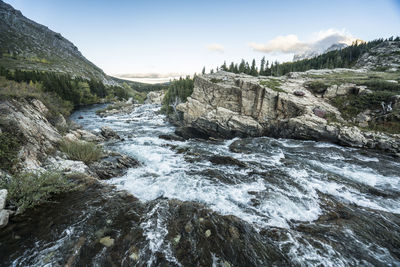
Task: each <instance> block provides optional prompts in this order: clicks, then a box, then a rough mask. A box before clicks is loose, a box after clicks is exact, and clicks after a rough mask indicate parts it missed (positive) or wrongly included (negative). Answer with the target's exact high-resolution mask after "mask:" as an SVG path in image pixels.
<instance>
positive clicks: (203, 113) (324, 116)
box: [177, 69, 400, 155]
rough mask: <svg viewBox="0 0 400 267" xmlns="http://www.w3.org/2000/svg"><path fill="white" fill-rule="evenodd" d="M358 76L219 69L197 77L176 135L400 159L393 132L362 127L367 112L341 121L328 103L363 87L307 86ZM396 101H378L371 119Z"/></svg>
mask: <svg viewBox="0 0 400 267" xmlns="http://www.w3.org/2000/svg"><path fill="white" fill-rule="evenodd" d="M363 75H364V76H367V75H369V73H368V72H367V71H366V70H364V69H360V70H353V69H333V70H310V71H306V72H304V73H290V74H288V75H286V76H284V77H263V76H259V77H252V76H249V75H244V74H233V73H228V72H222V71H221V72H218V73H215V74H208V75H203V76H199V77H197V78H196V79H195V87H194V91H193V94H192V95H191V96H190V97H189V98H188V101H187V102H186V103H183V104H180V105H179V106H177V110H178V111H179V112H180V114H178V117H179V118H180V119H181V120H179V119H178V120H177V124H178V125H181V126H182V127H183V128H182V129H180V130H178V133H181V134H182V133H184V134H187V135H188V136H190V133H192V136H211V137H216V138H221V137H222V138H232V137H236V136H240V137H246V136H253V137H254V136H271V137H278V138H293V139H300V140H317V141H329V142H333V143H337V144H341V145H345V146H352V147H367V148H374V149H380V150H384V151H388V152H390V153H392V154H394V155H399V152H400V135H399V134H398V133H397V134H389V133H384V132H378V131H371V130H369V129H368V127H362V126H368V121H370V120H372V119H374V118H371V116H368V115H367V114H366V113H360V114H358V115H357V117H356V120H357V122H355V121H352V120H345V119H344V118H343V115H342V113H341V112H340V110H339V109H338V108H337V107H335V105H334V104H332V102H331V101H332V100H333V99H335V98H338V97H347V96H362V95H364V94H372V93H373V92H372V91H370V90H368V88H367V87H366V86H362V85H357V84H355V83H352V82H347V81H346V82H341V81H340V79H337V80H338V84H332V85H326V86H324V85H322V88H316V89H311V88H310V87H311V86H312V85H313V83H315V82H316V81H318V82H321V80H322V78H323V77H324V78H329V77H330V76H347V77H350V78H347V80H350V81H351V77H352V76H356V77H357V76H363ZM395 83H397V81H395ZM310 85H311V86H310ZM399 99H400V96H393V97H392V99H391V101H390V102H389V103H386V102H383V104H382V105H383V107H379V108H378V109H377V110H376V111H374V112H376V117H378V116H382V115H385V114H386V111H385V109H384V108H385V107H386V106H390V107H391V110H390V113H393V114H397V113H398V112H399ZM363 112H365V111H363ZM367 112H368V111H367ZM369 112H371V111H369ZM363 114H365V115H364V116H363ZM396 120H397V121H398V118H396Z"/></svg>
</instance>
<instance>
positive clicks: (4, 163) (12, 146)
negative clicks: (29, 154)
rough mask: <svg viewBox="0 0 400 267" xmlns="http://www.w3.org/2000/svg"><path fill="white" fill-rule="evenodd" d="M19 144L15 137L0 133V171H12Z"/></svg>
mask: <svg viewBox="0 0 400 267" xmlns="http://www.w3.org/2000/svg"><path fill="white" fill-rule="evenodd" d="M20 147H21V143H20V141H19V140H18V138H17V137H15V136H14V135H13V134H11V133H8V132H0V166H1V169H3V170H6V171H12V168H13V167H14V166H15V165H16V164H17V162H18V152H19V149H20Z"/></svg>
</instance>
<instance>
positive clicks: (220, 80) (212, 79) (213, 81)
mask: <svg viewBox="0 0 400 267" xmlns="http://www.w3.org/2000/svg"><path fill="white" fill-rule="evenodd" d="M210 81H211V82H212V83H220V82H222V79H216V78H211V79H210Z"/></svg>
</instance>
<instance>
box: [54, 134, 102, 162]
mask: <svg viewBox="0 0 400 267" xmlns="http://www.w3.org/2000/svg"><path fill="white" fill-rule="evenodd" d="M59 148H60V150H61V151H62V152H64V153H66V154H67V155H68V157H69V158H70V159H72V160H80V161H83V162H84V163H86V164H89V163H92V162H95V161H98V160H99V159H100V158H101V157H102V155H103V151H102V148H101V147H100V146H98V145H96V144H94V143H90V142H85V141H68V140H63V141H61V143H60V146H59Z"/></svg>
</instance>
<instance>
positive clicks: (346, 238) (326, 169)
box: [1, 105, 400, 266]
mask: <svg viewBox="0 0 400 267" xmlns="http://www.w3.org/2000/svg"><path fill="white" fill-rule="evenodd" d="M100 107H101V106H93V107H88V108H85V109H82V110H79V111H77V112H75V113H74V114H72V116H71V119H72V120H75V121H76V122H78V123H80V124H81V125H82V126H83V128H84V129H87V130H91V131H94V132H99V131H100V128H101V127H102V126H109V127H110V128H112V129H113V130H115V131H116V132H117V133H118V134H119V135H120V136H121V137H122V138H123V141H119V142H111V143H108V144H107V145H106V147H107V148H108V149H111V150H116V151H119V152H122V153H125V154H127V155H129V156H131V157H133V158H135V159H136V160H138V161H139V162H140V163H141V164H140V166H139V167H136V168H131V169H129V170H128V172H127V174H126V175H124V176H122V177H115V178H112V179H110V180H108V181H105V182H104V183H105V184H106V185H110V186H112V187H110V188H112V189H109V190H106V191H104V192H103V191H102V193H101V197H100V199H101V200H99V199H97V197H98V195H96V194H93V195H91V194H88V195H87V196H86V197H87V198H88V199H85V196H84V194H82V195H81V196H80V197H81V200H82V201H81V202H79V201H78V200H75V201H74V205H76V207H75V208H74V210H72V208H68V207H67V206H68V205H67V204H65V203H64V204H60V205H61V206H62V207H63V208H65V209H66V210H67V211H66V212H64V214H62V213H61V212H55V213H52V212H50V211H49V214H48V216H49V217H51V218H52V219H51V220H52V221H53V225H55V226H51V227H54V232H53V233H52V234H50V233H48V234H47V235H45V234H44V233H42V231H38V232H32V233H30V235H29V238H28V241H30V242H32V243H30V242H28V241H25V242H24V240H23V238H21V235H22V237H23V234H20V239H18V240H16V241H15V242H19V243H20V244H22V246H21V250H20V251H14V252H13V251H12V249H9V250H3V251H6V252H7V253H11V255H10V257H9V258H8V259H9V261H7V262H6V264H5V266H8V265H12V266H26V265H32V266H46V265H47V266H56V265H58V264H59V265H63V264H64V262H65V261H67V260H68V259H70V257H71V256H70V255H71V253H72V252H71V251H73V249H74V247H76V246H77V244H79V240H82V238H84V239H85V241H82V242H83V243H84V244H85V246H87V248H86V250H83V251H84V252H81V253H80V254H79V255H77V256H76V257H75V258H74V259H73V262H76V263H77V265H76V266H83V265H82V264H84V265H86V266H103V265H110V264H111V262H112V263H113V264H115V265H117V266H120V265H123V266H131V265H134V264H136V265H137V266H160V265H162V266H196V265H200V264H202V265H203V266H267V265H270V264H274V265H277V266H279V265H281V266H287V265H291V266H349V265H365V266H387V265H392V266H400V177H399V174H400V162H399V160H398V159H396V158H393V157H391V156H389V155H385V154H382V153H379V152H376V151H372V150H365V149H355V148H346V147H341V146H338V145H335V144H330V143H324V142H314V141H297V140H288V139H274V138H268V137H260V138H243V139H240V138H235V139H232V140H197V139H191V140H187V141H173V140H165V139H161V138H159V136H160V135H171V134H173V133H174V130H175V129H174V126H172V125H171V124H169V123H168V122H167V120H166V118H165V116H164V115H162V114H160V113H159V110H160V107H159V106H157V105H141V106H138V107H136V108H135V109H134V110H133V112H132V113H129V114H117V115H112V116H108V117H104V118H102V117H99V116H97V115H96V113H95V111H96V110H97V109H99V108H100ZM79 117H83V119H78V118H79ZM77 194H78V195H79V193H77ZM107 199H109V201H108V202H107ZM85 201H86V204H85ZM121 201H123V202H124V204H117V203H121ZM75 202H76V203H75ZM101 203H103V204H101ZM104 203H108V204H104ZM50 207H51V206H50ZM119 207H120V209H122V210H123V212H122V211H118V209H119ZM50 209H51V208H50ZM79 209H80V210H79ZM128 210H129V212H128ZM107 212H109V213H110V216H108V215H107ZM68 213H69V214H70V215H72V214H73V216H72V218H70V219H69V220H67V219H66V218H64V219H61V218H59V217H60V216H61V217H62V216H67V214H68ZM98 213H101V214H102V216H100V217H99V215H98ZM126 214H128V215H126ZM95 218H96V219H95ZM98 219H100V220H104V222H103V223H99V222H97V221H96V220H98ZM42 220H43V218H42ZM107 220H111V221H112V222H110V223H108V222H107ZM33 221H35V219H33ZM54 221H56V223H54ZM89 222H91V223H89ZM116 222H118V223H116ZM37 223H38V224H40V223H39V222H37ZM42 224H43V225H45V223H41V224H40V225H42ZM41 227H43V226H41ZM103 228H106V230H107V231H108V232H107V231H106V230H104V231H106V232H107V233H106V234H104V233H100V234H98V235H97V237H99V236H100V237H101V234H103V235H109V236H111V237H113V236H114V238H116V239H117V242H118V240H119V242H121V243H123V242H127V244H125V245H124V246H122V245H121V244H120V247H118V248H117V247H116V246H117V245H114V247H113V248H107V247H103V246H101V245H100V244H98V241H96V240H98V238H97V237H96V233H98V231H99V230H101V229H103ZM126 228H129V229H126ZM21 229H22V227H21ZM132 229H133V230H132ZM20 231H22V230H20ZM132 231H133V232H134V234H133V232H132ZM17 232H18V231H17ZM128 233H129V234H128ZM25 234H28V233H25ZM14 235H15V234H14ZM125 236H130V237H131V238H130V239H129V241H126V240H128V239H126V237H125ZM80 238H81V239H80ZM96 238H97V239H96ZM118 238H119V239H118ZM124 238H125V239H124ZM121 240H125V241H121ZM15 242H14V243H15ZM85 242H86V243H85ZM14 243H12V244H14ZM10 244H11V243H10ZM94 244H96V245H94ZM90 246H95V248H92V249H91V248H90ZM15 247H16V248H15V249H17V246H15ZM12 252H13V253H12ZM110 255H111V256H110ZM1 258H3V259H4V258H5V257H4V255H2V256H1Z"/></svg>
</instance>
